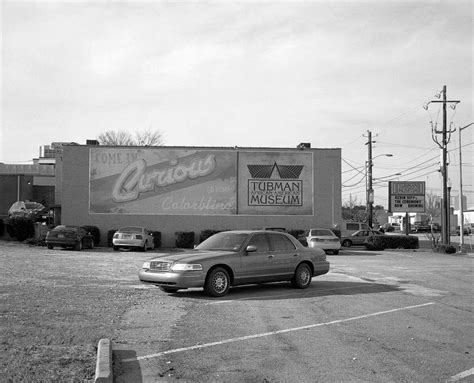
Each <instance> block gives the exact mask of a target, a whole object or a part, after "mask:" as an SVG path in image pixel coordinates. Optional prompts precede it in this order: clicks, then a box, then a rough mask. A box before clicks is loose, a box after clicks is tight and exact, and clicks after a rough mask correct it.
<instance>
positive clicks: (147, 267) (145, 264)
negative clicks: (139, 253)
mask: <svg viewBox="0 0 474 383" xmlns="http://www.w3.org/2000/svg"><path fill="white" fill-rule="evenodd" d="M149 268H150V262H144V263H143V266H142V269H149Z"/></svg>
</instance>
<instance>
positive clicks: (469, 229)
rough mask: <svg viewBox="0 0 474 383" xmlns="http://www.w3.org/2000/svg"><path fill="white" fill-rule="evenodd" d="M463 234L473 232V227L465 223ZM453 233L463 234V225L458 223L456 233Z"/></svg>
mask: <svg viewBox="0 0 474 383" xmlns="http://www.w3.org/2000/svg"><path fill="white" fill-rule="evenodd" d="M463 229H464V230H463V235H469V234H471V227H470V225H464V226H463ZM451 234H455V235H461V227H460V226H459V225H458V226H456V230H455V232H454V233H451Z"/></svg>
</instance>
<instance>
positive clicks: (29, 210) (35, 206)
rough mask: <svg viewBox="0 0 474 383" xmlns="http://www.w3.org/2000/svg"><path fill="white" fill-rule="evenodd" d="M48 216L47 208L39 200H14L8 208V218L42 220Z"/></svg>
mask: <svg viewBox="0 0 474 383" xmlns="http://www.w3.org/2000/svg"><path fill="white" fill-rule="evenodd" d="M48 216H49V210H48V209H47V208H46V207H45V206H44V205H43V204H41V203H39V202H33V201H16V202H14V203H13V204H12V205H11V206H10V209H8V218H17V217H19V218H30V219H32V220H33V221H42V220H45V218H47V217H48Z"/></svg>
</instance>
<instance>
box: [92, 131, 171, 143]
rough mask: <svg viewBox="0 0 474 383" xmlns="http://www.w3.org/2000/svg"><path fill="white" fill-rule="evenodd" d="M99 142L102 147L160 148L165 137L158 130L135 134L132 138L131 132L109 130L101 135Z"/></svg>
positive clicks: (98, 138)
mask: <svg viewBox="0 0 474 383" xmlns="http://www.w3.org/2000/svg"><path fill="white" fill-rule="evenodd" d="M97 141H99V143H100V144H101V145H109V146H160V145H163V137H162V135H161V133H160V132H159V131H157V130H155V131H152V130H150V129H147V130H144V131H141V132H135V136H132V134H130V133H129V132H126V131H123V130H108V131H106V132H104V133H101V134H99V136H98V137H97Z"/></svg>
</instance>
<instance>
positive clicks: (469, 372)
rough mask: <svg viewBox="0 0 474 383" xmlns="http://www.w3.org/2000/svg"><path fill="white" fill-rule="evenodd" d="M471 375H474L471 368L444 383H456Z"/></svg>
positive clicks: (473, 370) (473, 369)
mask: <svg viewBox="0 0 474 383" xmlns="http://www.w3.org/2000/svg"><path fill="white" fill-rule="evenodd" d="M471 375H474V368H471V369H470V370H466V371H463V372H460V373H459V374H456V375H454V376H451V377H450V378H449V379H448V380H447V381H446V382H457V381H459V380H461V379H464V378H467V377H468V376H471Z"/></svg>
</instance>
